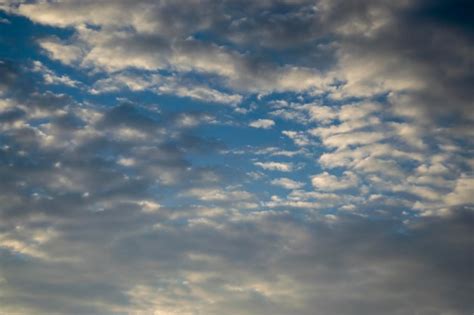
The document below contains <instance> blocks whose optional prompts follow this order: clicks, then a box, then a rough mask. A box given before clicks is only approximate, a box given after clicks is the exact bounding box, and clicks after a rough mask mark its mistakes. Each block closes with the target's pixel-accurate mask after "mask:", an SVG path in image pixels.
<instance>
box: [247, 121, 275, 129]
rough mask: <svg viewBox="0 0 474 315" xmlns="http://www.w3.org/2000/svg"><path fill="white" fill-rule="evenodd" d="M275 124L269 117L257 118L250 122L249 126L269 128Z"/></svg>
mask: <svg viewBox="0 0 474 315" xmlns="http://www.w3.org/2000/svg"><path fill="white" fill-rule="evenodd" d="M274 125H275V122H274V121H273V120H271V119H257V120H254V121H252V122H250V124H249V126H250V127H252V128H261V129H270V128H272V127H273V126H274Z"/></svg>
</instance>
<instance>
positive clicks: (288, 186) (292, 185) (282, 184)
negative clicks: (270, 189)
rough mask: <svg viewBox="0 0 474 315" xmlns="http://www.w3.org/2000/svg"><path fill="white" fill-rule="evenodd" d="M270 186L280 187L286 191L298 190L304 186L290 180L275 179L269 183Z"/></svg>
mask: <svg viewBox="0 0 474 315" xmlns="http://www.w3.org/2000/svg"><path fill="white" fill-rule="evenodd" d="M270 183H271V184H272V185H275V186H280V187H283V188H286V189H299V188H301V187H303V186H304V183H302V182H297V181H294V180H292V179H290V178H285V177H283V178H275V179H273V180H272V181H271V182H270Z"/></svg>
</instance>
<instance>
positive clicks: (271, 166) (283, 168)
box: [254, 162, 294, 172]
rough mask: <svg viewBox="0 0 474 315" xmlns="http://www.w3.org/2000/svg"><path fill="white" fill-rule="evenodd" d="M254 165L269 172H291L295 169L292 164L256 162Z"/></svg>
mask: <svg viewBox="0 0 474 315" xmlns="http://www.w3.org/2000/svg"><path fill="white" fill-rule="evenodd" d="M254 164H255V165H256V166H259V167H261V168H263V169H265V170H269V171H280V172H291V171H292V170H293V168H294V166H293V164H292V163H283V162H256V163H254Z"/></svg>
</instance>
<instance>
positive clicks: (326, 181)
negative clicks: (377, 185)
mask: <svg viewBox="0 0 474 315" xmlns="http://www.w3.org/2000/svg"><path fill="white" fill-rule="evenodd" d="M311 183H312V184H313V186H314V188H316V189H317V190H322V191H334V190H345V189H350V188H354V187H356V185H357V183H358V180H357V176H356V175H355V174H354V173H352V172H345V173H344V175H343V176H341V177H337V176H335V175H331V174H329V173H328V172H323V173H321V174H318V175H313V176H312V177H311Z"/></svg>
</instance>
